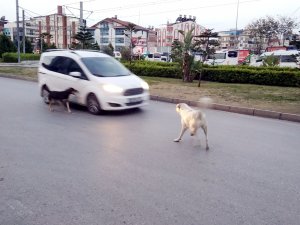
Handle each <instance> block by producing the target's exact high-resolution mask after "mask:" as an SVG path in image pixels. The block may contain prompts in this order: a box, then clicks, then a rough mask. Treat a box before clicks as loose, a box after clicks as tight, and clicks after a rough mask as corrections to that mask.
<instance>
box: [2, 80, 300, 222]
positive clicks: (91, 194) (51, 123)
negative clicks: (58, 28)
mask: <svg viewBox="0 0 300 225" xmlns="http://www.w3.org/2000/svg"><path fill="white" fill-rule="evenodd" d="M0 102H1V105H0V224H1V225H83V224H87V225H96V224H97V225H119V224H120V225H121V224H134V225H155V224H159V225H177V224H178V225H192V224H194V225H201V224H203V225H235V224H236V225H242V224H249V225H250V224H251V225H256V224H257V225H296V224H297V225H298V224H299V221H300V147H299V146H300V138H299V137H300V124H299V123H293V122H288V121H281V120H274V119H267V118H260V117H253V116H247V115H240V114H234V113H228V112H222V111H213V110H206V113H207V120H208V134H209V143H210V150H209V151H206V150H205V142H204V135H202V134H201V141H202V142H201V145H200V146H199V143H198V142H197V141H196V140H195V139H194V138H193V137H190V136H188V134H186V135H185V136H184V139H183V141H182V142H181V143H175V142H173V139H174V138H175V137H177V135H178V133H179V129H180V122H179V116H178V115H177V114H176V112H175V105H174V104H169V103H162V102H155V101H151V102H150V104H149V105H148V106H146V107H145V108H143V109H142V110H133V111H127V112H122V113H107V114H105V115H102V116H93V115H90V114H89V113H88V112H87V111H86V110H85V109H84V108H81V107H75V108H74V107H73V108H72V110H73V113H72V114H68V113H66V112H64V110H63V109H62V108H60V107H56V111H54V112H50V111H49V110H48V107H47V106H46V105H45V104H44V103H43V102H42V99H41V98H40V96H39V91H38V88H37V83H35V82H28V81H20V80H13V79H8V78H0Z"/></svg>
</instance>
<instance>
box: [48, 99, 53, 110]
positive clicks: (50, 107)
mask: <svg viewBox="0 0 300 225" xmlns="http://www.w3.org/2000/svg"><path fill="white" fill-rule="evenodd" d="M49 110H50V111H51V112H53V108H52V100H50V99H49Z"/></svg>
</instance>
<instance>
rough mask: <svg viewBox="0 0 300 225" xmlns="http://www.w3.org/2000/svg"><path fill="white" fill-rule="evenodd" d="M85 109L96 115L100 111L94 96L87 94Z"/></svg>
mask: <svg viewBox="0 0 300 225" xmlns="http://www.w3.org/2000/svg"><path fill="white" fill-rule="evenodd" d="M87 109H88V111H89V112H90V113H91V114H94V115H98V114H100V113H101V111H102V109H101V106H100V104H99V101H98V99H97V97H96V96H95V95H94V94H89V96H88V98H87Z"/></svg>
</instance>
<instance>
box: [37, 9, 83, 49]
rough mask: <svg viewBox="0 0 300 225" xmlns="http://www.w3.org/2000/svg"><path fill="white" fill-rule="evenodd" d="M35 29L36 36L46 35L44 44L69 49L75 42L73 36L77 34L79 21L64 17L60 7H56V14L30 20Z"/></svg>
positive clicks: (75, 18)
mask: <svg viewBox="0 0 300 225" xmlns="http://www.w3.org/2000/svg"><path fill="white" fill-rule="evenodd" d="M32 22H33V23H34V24H35V27H36V28H37V36H38V37H39V36H40V35H41V34H43V33H48V34H50V36H47V37H46V38H45V40H44V41H45V42H46V43H47V44H48V45H49V44H52V43H53V44H55V46H56V47H57V48H64V49H65V48H69V47H71V45H72V42H76V40H75V39H74V38H73V36H74V35H75V34H76V33H77V32H78V29H79V24H80V19H79V18H77V17H71V16H66V14H65V13H64V11H63V8H62V6H57V13H55V14H51V15H47V16H39V17H34V18H32Z"/></svg>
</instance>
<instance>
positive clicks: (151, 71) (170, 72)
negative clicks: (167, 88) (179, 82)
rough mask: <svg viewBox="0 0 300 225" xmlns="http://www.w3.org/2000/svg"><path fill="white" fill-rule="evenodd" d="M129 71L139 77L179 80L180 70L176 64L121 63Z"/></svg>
mask: <svg viewBox="0 0 300 225" xmlns="http://www.w3.org/2000/svg"><path fill="white" fill-rule="evenodd" d="M123 64H124V65H125V66H126V67H127V68H128V69H129V70H130V71H132V72H133V73H135V74H137V75H139V76H150V77H167V78H180V76H181V75H180V69H179V65H178V64H169V63H156V62H153V63H152V62H151V63H149V62H146V63H145V62H144V61H142V62H141V63H140V62H138V63H137V62H134V63H131V64H130V63H127V62H126V63H123Z"/></svg>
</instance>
